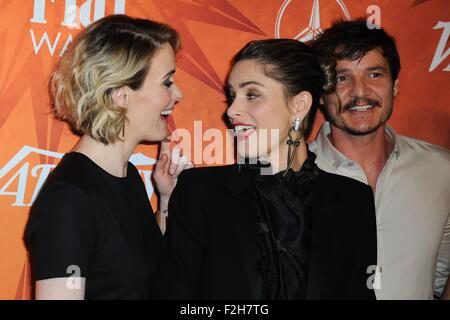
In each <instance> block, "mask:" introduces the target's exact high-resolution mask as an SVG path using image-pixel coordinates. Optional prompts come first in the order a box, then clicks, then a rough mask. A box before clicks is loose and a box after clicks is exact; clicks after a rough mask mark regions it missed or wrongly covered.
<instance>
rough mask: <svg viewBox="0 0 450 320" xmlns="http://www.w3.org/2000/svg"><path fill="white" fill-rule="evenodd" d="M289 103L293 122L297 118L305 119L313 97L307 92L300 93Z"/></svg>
mask: <svg viewBox="0 0 450 320" xmlns="http://www.w3.org/2000/svg"><path fill="white" fill-rule="evenodd" d="M291 101H292V103H291V113H292V116H293V119H292V120H294V119H295V118H299V119H301V120H303V119H305V117H306V115H307V114H308V112H309V109H310V108H311V105H312V102H313V97H312V95H311V93H309V92H308V91H302V92H300V93H299V94H297V95H296V96H294V97H293V98H292V100H291Z"/></svg>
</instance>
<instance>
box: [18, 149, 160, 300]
mask: <svg viewBox="0 0 450 320" xmlns="http://www.w3.org/2000/svg"><path fill="white" fill-rule="evenodd" d="M161 242H162V235H161V232H160V230H159V227H158V225H157V223H156V219H155V217H154V215H153V213H152V209H151V207H150V202H149V199H148V196H147V193H146V191H145V186H144V183H143V181H142V179H141V177H140V175H139V172H138V170H137V169H136V168H135V167H134V166H133V165H132V164H131V163H128V170H127V176H126V177H123V178H119V177H115V176H113V175H111V174H109V173H108V172H106V171H104V170H103V169H102V168H101V167H99V166H98V165H97V164H96V163H95V162H93V161H92V160H90V159H89V158H88V157H86V156H85V155H83V154H81V153H76V152H71V153H68V154H66V155H65V156H64V157H63V159H62V160H61V162H60V163H59V164H58V166H57V167H56V168H55V169H54V170H53V172H52V173H51V174H50V175H49V177H48V179H47V181H46V183H45V184H44V186H43V187H42V189H41V191H40V193H39V196H38V197H37V199H36V201H35V202H34V204H33V206H32V208H31V213H30V218H29V221H28V224H27V227H26V230H25V243H26V245H27V248H28V251H29V257H30V262H31V269H32V276H33V279H34V280H35V281H36V280H43V279H50V278H60V277H64V278H65V277H70V276H81V277H85V278H86V288H85V299H147V298H149V292H150V289H151V286H152V284H153V282H152V276H153V272H154V270H155V267H156V262H157V260H158V258H159V257H158V256H159V252H160V245H161Z"/></svg>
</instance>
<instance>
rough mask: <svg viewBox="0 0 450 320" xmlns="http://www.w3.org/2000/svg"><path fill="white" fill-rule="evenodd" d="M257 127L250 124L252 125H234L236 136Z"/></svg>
mask: <svg viewBox="0 0 450 320" xmlns="http://www.w3.org/2000/svg"><path fill="white" fill-rule="evenodd" d="M251 129H253V130H254V129H256V126H250V125H236V126H234V133H235V134H236V136H239V135H244V134H245V133H246V132H247V131H248V130H251Z"/></svg>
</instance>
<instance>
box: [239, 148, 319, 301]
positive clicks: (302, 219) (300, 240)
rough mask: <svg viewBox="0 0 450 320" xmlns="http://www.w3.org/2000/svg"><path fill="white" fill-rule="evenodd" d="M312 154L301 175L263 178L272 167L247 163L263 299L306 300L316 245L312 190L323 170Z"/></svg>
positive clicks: (289, 174) (291, 174) (301, 170)
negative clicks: (255, 215) (312, 236)
mask: <svg viewBox="0 0 450 320" xmlns="http://www.w3.org/2000/svg"><path fill="white" fill-rule="evenodd" d="M315 158H316V156H315V155H314V154H313V153H309V155H308V158H307V159H306V160H305V162H304V163H303V165H302V167H301V168H300V170H299V171H293V170H292V169H290V170H288V171H287V172H285V171H281V172H278V173H276V174H274V175H271V174H264V171H263V170H262V169H263V168H264V169H265V170H266V171H267V169H269V170H270V169H271V168H270V164H261V163H257V164H256V165H252V164H247V165H245V166H244V168H245V169H246V170H250V172H251V173H252V176H253V187H254V191H255V197H256V204H257V224H258V229H257V245H258V251H259V256H260V259H259V261H258V270H259V273H260V277H261V282H262V290H261V299H263V300H281V299H282V300H293V299H305V298H306V289H307V279H308V263H309V254H310V245H311V228H312V226H311V215H312V211H313V198H314V194H313V190H314V185H315V183H316V181H317V177H318V174H319V169H318V167H317V165H316V164H315V163H314V160H315ZM268 165H269V166H268Z"/></svg>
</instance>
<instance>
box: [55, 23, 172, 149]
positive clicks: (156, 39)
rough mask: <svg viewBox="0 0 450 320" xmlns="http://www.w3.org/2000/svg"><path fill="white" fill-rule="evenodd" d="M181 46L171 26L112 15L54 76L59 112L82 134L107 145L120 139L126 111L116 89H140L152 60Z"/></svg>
mask: <svg viewBox="0 0 450 320" xmlns="http://www.w3.org/2000/svg"><path fill="white" fill-rule="evenodd" d="M167 43H169V44H170V45H171V47H172V48H173V50H174V51H175V52H176V51H177V50H178V49H179V46H180V42H179V36H178V34H177V32H176V31H175V30H174V29H172V28H171V27H170V26H168V25H166V24H163V23H159V22H155V21H150V20H145V19H137V18H131V17H128V16H126V15H111V16H107V17H105V18H103V19H100V20H98V21H96V22H94V23H92V24H91V25H89V26H88V27H87V28H86V29H85V30H84V31H82V32H81V33H80V34H78V36H77V37H76V38H75V40H74V43H73V45H72V46H71V47H70V49H69V50H68V51H67V52H66V53H65V54H64V56H63V57H62V58H61V60H60V62H59V64H58V67H57V69H56V71H55V72H54V73H53V74H52V75H51V77H50V82H49V89H50V95H51V101H52V105H53V111H54V113H55V115H56V117H57V118H59V119H61V120H63V121H66V122H67V123H68V124H69V125H70V127H71V129H72V130H73V131H74V132H75V133H77V134H80V135H83V134H87V135H90V136H91V137H93V138H94V139H96V140H98V141H101V142H103V143H105V144H109V143H113V142H114V141H116V139H118V137H119V135H120V132H121V128H122V127H123V125H124V122H125V121H126V110H125V109H124V108H121V107H119V106H117V105H115V104H114V101H113V99H112V93H113V91H114V90H115V89H118V88H121V87H124V86H128V87H130V88H131V89H132V90H137V89H139V88H140V87H141V86H142V84H143V83H144V80H145V78H146V76H147V73H148V70H149V64H150V63H151V59H152V57H153V56H154V55H155V54H156V52H157V51H158V50H159V49H160V48H161V47H162V46H163V45H164V44H167Z"/></svg>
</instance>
